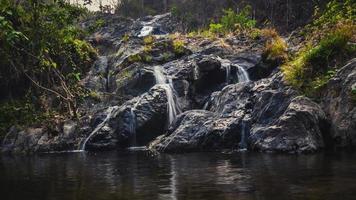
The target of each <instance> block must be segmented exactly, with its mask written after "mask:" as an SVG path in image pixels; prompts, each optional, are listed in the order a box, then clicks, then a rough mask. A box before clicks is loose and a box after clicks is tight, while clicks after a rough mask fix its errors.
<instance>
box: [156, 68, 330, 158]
mask: <svg viewBox="0 0 356 200" xmlns="http://www.w3.org/2000/svg"><path fill="white" fill-rule="evenodd" d="M208 109H209V111H197V110H194V111H188V112H185V113H183V114H182V115H180V116H179V117H178V119H177V120H176V122H175V124H174V125H172V126H171V127H170V129H169V131H168V132H167V134H166V135H163V136H160V137H158V138H157V139H156V140H155V141H154V142H152V143H151V145H150V148H151V149H154V150H158V151H163V152H182V151H199V150H220V149H226V148H228V149H234V148H240V149H241V148H246V147H247V148H248V149H251V150H259V151H274V152H289V153H296V152H298V153H300V152H314V151H317V150H319V149H321V148H323V147H324V146H325V145H324V137H323V133H325V130H324V129H325V127H327V122H326V117H325V114H324V112H323V111H322V109H321V108H320V107H319V106H318V105H317V104H316V103H313V102H312V101H311V100H310V99H308V98H306V97H301V96H298V94H297V93H296V92H295V91H294V90H292V89H291V88H289V87H286V86H284V84H283V81H282V76H281V74H280V73H277V74H275V75H274V76H273V77H271V78H268V79H262V80H260V81H257V82H247V83H238V84H232V85H228V86H226V87H225V88H224V89H222V90H221V91H220V92H216V93H214V94H213V95H212V98H211V102H210V103H209V106H208Z"/></svg>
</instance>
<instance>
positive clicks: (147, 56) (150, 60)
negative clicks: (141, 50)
mask: <svg viewBox="0 0 356 200" xmlns="http://www.w3.org/2000/svg"><path fill="white" fill-rule="evenodd" d="M143 61H144V62H146V63H151V62H152V56H150V55H144V57H143Z"/></svg>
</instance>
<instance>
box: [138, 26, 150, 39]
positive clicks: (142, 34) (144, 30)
mask: <svg viewBox="0 0 356 200" xmlns="http://www.w3.org/2000/svg"><path fill="white" fill-rule="evenodd" d="M152 32H153V26H150V25H145V26H143V27H142V29H141V31H140V34H139V35H138V37H146V36H148V35H150V34H151V33H152Z"/></svg>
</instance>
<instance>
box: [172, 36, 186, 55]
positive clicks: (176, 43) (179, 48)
mask: <svg viewBox="0 0 356 200" xmlns="http://www.w3.org/2000/svg"><path fill="white" fill-rule="evenodd" d="M184 45H185V43H184V41H183V40H180V39H175V40H173V50H174V53H176V54H178V55H179V54H183V53H184V51H185V47H184Z"/></svg>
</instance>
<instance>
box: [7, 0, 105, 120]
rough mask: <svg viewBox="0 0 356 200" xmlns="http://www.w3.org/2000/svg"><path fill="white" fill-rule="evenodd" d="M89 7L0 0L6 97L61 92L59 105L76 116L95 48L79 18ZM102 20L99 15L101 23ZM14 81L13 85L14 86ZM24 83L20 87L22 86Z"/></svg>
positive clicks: (49, 2)
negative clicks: (88, 41)
mask: <svg viewBox="0 0 356 200" xmlns="http://www.w3.org/2000/svg"><path fill="white" fill-rule="evenodd" d="M85 14H86V10H85V9H83V8H79V7H76V6H73V5H70V4H69V3H66V1H63V0H58V1H39V0H29V1H12V0H2V1H1V2H0V16H1V17H0V26H1V27H0V28H1V31H0V44H1V48H0V77H7V78H6V79H2V80H3V81H2V82H1V83H0V89H2V95H1V96H2V98H3V99H5V98H6V97H7V96H13V95H12V94H13V93H16V96H15V97H16V98H20V99H21V98H23V96H24V95H25V94H26V93H27V91H31V95H33V96H34V97H36V96H39V95H42V94H46V95H51V96H54V97H56V98H58V100H59V102H60V103H58V109H59V110H61V111H64V110H65V109H66V110H67V112H63V114H65V113H67V114H70V115H71V116H76V110H77V109H76V105H77V101H79V100H80V99H81V94H82V91H83V90H82V88H81V87H80V86H79V84H78V81H79V79H80V76H81V74H83V73H84V72H86V71H87V70H89V67H90V66H91V63H92V62H93V61H94V59H95V57H96V51H95V50H94V49H93V48H92V47H91V45H90V44H89V43H87V42H86V41H84V37H85V34H86V32H85V31H84V30H82V29H80V27H78V26H77V25H76V24H77V23H78V20H79V19H80V18H81V17H82V16H84V15H85ZM101 23H102V22H100V21H98V24H99V25H100V24H101ZM10 86H11V87H10ZM19 88H20V90H19Z"/></svg>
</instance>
